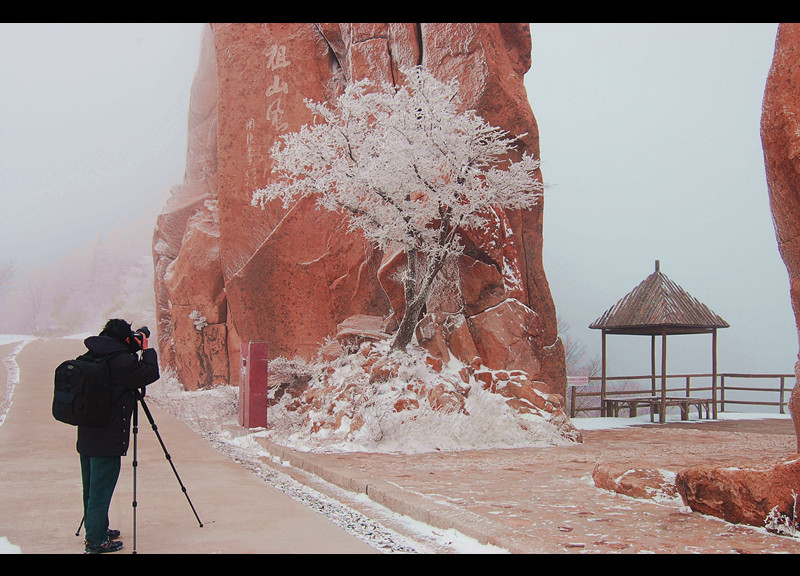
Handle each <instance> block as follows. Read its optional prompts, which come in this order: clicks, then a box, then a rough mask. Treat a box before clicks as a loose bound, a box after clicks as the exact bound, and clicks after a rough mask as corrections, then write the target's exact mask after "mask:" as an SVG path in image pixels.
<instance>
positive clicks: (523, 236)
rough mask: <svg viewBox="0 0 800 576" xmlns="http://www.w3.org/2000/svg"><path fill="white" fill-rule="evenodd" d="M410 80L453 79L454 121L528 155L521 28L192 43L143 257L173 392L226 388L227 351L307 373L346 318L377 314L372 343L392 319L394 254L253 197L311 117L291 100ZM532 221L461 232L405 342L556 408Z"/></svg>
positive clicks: (527, 215)
mask: <svg viewBox="0 0 800 576" xmlns="http://www.w3.org/2000/svg"><path fill="white" fill-rule="evenodd" d="M410 65H422V66H425V67H426V68H427V69H429V70H430V71H431V72H433V73H434V75H436V76H437V77H439V78H442V79H447V80H449V79H451V78H458V80H459V86H460V95H461V97H462V100H463V103H464V106H465V107H467V108H474V109H475V110H476V111H477V113H478V114H480V115H481V116H483V117H484V118H485V119H486V120H487V121H488V122H490V123H491V124H493V125H496V126H500V127H502V128H504V129H506V130H508V131H509V132H510V133H512V134H524V136H523V137H522V139H521V141H522V148H521V149H520V150H519V151H518V152H519V153H521V152H523V151H527V152H529V153H531V154H532V155H533V156H534V157H538V156H539V144H538V129H537V126H536V121H535V118H534V116H533V112H532V110H531V107H530V104H529V103H528V98H527V95H526V93H525V88H524V85H523V76H524V74H525V72H526V71H527V70H528V69H529V67H530V65H531V38H530V31H529V28H528V25H527V24H491V23H482V24H450V23H433V24H387V23H384V24H380V23H378V24H368V23H356V24H336V23H324V24H302V23H301V24H289V23H278V24H258V23H244V24H211V25H209V27H208V28H207V29H206V31H205V34H204V36H203V46H202V49H201V54H200V63H199V66H198V71H197V75H196V78H195V82H194V86H193V90H192V102H191V112H190V118H189V149H188V153H187V168H186V174H185V178H184V183H183V184H182V185H181V186H178V187H176V188H175V189H174V190H173V194H172V196H171V198H170V200H169V202H168V203H167V205H166V206H165V208H164V211H163V213H162V214H161V216H160V217H159V220H158V224H157V227H156V231H155V236H154V249H153V251H154V259H155V268H156V293H157V304H158V310H157V313H158V316H159V328H160V333H159V346H160V349H161V351H162V354H161V358H162V361H163V362H164V363H165V364H167V366H169V367H172V368H173V369H174V370H175V371H176V372H177V373H178V376H179V379H180V380H181V382H183V383H184V385H186V386H187V387H191V388H194V387H206V386H212V385H215V384H218V383H221V382H224V381H226V380H227V381H228V382H230V383H232V384H237V378H238V373H239V371H238V362H239V358H238V354H236V353H235V352H233V353H228V352H227V351H228V350H230V351H238V350H239V342H241V341H254V340H259V341H267V342H269V344H270V346H269V350H270V355H271V356H272V357H287V358H291V357H294V356H301V357H305V358H312V357H314V356H315V355H316V354H318V353H319V352H320V351H321V350H322V349H323V347H324V348H325V349H326V350H327V353H331V351H332V350H334V349H335V346H331V344H332V340H333V339H335V336H336V334H337V330H338V327H339V326H340V325H341V324H343V323H346V322H347V321H348V319H351V318H356V319H357V318H365V317H378V318H380V319H381V322H380V329H381V330H383V331H384V332H386V333H388V332H391V331H392V330H393V329H394V327H395V323H396V320H397V315H398V312H400V311H402V309H403V306H404V302H403V300H402V291H401V290H398V286H399V285H398V283H397V279H396V275H395V274H394V272H396V270H397V268H398V266H401V265H402V261H403V260H402V255H399V254H396V253H386V254H384V253H382V252H380V251H378V250H376V249H375V248H374V247H372V246H371V245H370V244H369V243H367V242H366V241H365V240H364V238H363V237H362V236H361V235H360V234H358V233H351V232H348V231H347V225H346V223H345V222H344V221H343V220H342V218H341V217H339V216H337V215H334V214H331V213H328V212H325V211H321V210H317V209H316V207H315V206H314V204H313V202H312V201H309V200H306V201H299V202H297V203H295V204H294V205H292V206H289V207H288V208H284V206H283V205H282V204H280V203H279V202H276V203H274V204H270V205H267V206H266V208H265V209H263V210H262V209H261V208H260V207H254V206H252V205H251V198H252V193H253V191H254V190H256V189H257V188H258V187H260V186H263V185H265V184H266V183H267V182H268V180H269V177H270V160H269V157H268V152H269V149H270V147H271V146H272V144H273V143H274V142H275V141H276V140H277V139H278V138H279V137H280V136H281V134H284V133H287V132H291V131H295V130H297V129H298V128H299V127H300V126H301V125H303V124H305V123H307V122H308V121H309V120H310V112H309V111H308V109H307V108H306V106H305V104H304V99H306V98H308V99H311V100H317V101H322V100H331V99H333V98H335V97H336V95H337V94H339V93H340V92H341V90H342V88H343V86H345V85H346V84H347V83H348V82H351V81H353V80H355V79H359V78H363V77H370V78H372V79H375V80H381V79H384V80H390V81H392V82H397V81H400V79H401V76H400V74H399V69H400V68H402V67H404V66H410ZM542 211H543V206H542V204H541V203H540V204H539V205H538V206H535V207H534V208H533V209H530V210H525V211H498V212H497V214H496V215H495V216H496V217H495V218H494V225H492V226H487V227H486V228H485V229H483V230H480V231H471V232H469V233H468V234H466V235H465V238H464V244H465V246H466V250H465V253H464V256H462V257H461V259H460V260H459V262H458V263H456V264H455V265H454V266H452V267H451V268H450V269H448V270H447V271H446V274H445V276H444V278H443V280H442V283H441V287H440V289H438V290H436V292H435V294H436V297H435V298H433V299H432V300H431V301H430V302H429V306H428V308H427V310H426V314H427V316H426V319H425V322H424V323H423V324H421V326H420V329H419V330H418V331H417V337H418V340H419V341H420V343H421V344H424V345H425V346H426V347H428V349H429V351H431V353H432V354H433V355H434V356H436V357H438V358H440V359H443V360H447V359H448V358H449V357H450V355H451V354H452V355H453V356H455V357H456V358H459V359H460V360H461V361H463V362H464V363H465V364H467V365H470V364H472V365H475V366H479V365H481V364H483V365H485V366H487V367H489V368H491V369H509V370H522V371H524V372H526V374H527V377H528V379H529V382H531V386H535V388H536V389H537V390H539V391H540V392H541V393H543V394H546V395H547V394H552V395H556V396H558V395H561V396H563V395H564V393H565V387H566V374H565V365H564V350H563V346H562V344H561V341H560V340H559V339H558V335H557V323H556V314H555V307H554V304H553V301H552V297H551V295H550V291H549V286H548V284H547V280H546V276H545V273H544V269H543V266H542ZM373 328H374V327H373ZM373 328H371V329H373ZM427 335H430V338H428V336H427ZM326 344H327V346H326ZM337 345H338V342H337Z"/></svg>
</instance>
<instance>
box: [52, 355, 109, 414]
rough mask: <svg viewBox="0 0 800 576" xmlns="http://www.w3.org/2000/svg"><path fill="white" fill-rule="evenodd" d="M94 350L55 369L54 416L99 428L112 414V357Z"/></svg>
mask: <svg viewBox="0 0 800 576" xmlns="http://www.w3.org/2000/svg"><path fill="white" fill-rule="evenodd" d="M115 355H116V354H108V355H106V356H102V357H99V358H96V357H94V356H92V355H91V354H90V353H88V352H87V353H86V354H83V355H81V356H78V357H77V358H75V359H74V360H66V361H64V362H62V363H61V364H59V365H58V367H57V368H56V372H55V387H54V388H55V389H54V392H53V417H54V418H55V419H56V420H58V421H59V422H64V423H65V424H71V425H72V426H86V427H88V428H98V427H100V426H103V425H104V424H105V423H106V422H107V421H108V418H109V416H110V415H111V382H110V380H109V373H108V360H109V359H110V358H111V357H112V356H115Z"/></svg>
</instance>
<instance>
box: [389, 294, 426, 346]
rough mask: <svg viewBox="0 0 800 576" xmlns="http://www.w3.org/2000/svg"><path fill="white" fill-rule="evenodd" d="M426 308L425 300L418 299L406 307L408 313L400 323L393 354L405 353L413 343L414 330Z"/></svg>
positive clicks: (395, 336) (393, 344)
mask: <svg viewBox="0 0 800 576" xmlns="http://www.w3.org/2000/svg"><path fill="white" fill-rule="evenodd" d="M424 307H425V299H424V298H416V299H415V300H413V301H412V302H411V304H407V305H406V313H405V314H404V315H403V319H402V320H401V321H400V326H399V327H398V328H397V332H396V333H395V335H394V340H392V346H391V350H392V352H397V351H400V352H405V350H406V348H407V347H408V345H409V344H410V343H411V338H412V337H413V336H414V329H415V328H416V327H417V322H419V315H420V313H421V312H422V309H423V308H424Z"/></svg>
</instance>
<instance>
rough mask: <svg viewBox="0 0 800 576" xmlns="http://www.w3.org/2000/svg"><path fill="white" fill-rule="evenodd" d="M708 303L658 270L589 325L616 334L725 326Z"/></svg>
mask: <svg viewBox="0 0 800 576" xmlns="http://www.w3.org/2000/svg"><path fill="white" fill-rule="evenodd" d="M729 326H730V324H728V323H727V322H726V321H725V320H723V319H722V318H721V317H720V316H718V315H717V314H715V313H714V312H713V311H712V310H711V309H710V308H709V307H708V306H706V305H705V304H703V303H702V302H700V301H699V300H697V299H696V298H695V297H694V296H692V295H691V294H689V293H688V292H686V290H684V289H683V288H681V287H680V286H679V285H678V284H676V283H675V282H673V281H672V280H670V279H669V278H668V277H667V276H666V275H665V274H664V273H663V272H661V270H660V266H659V262H658V260H656V269H655V272H653V273H652V274H650V275H649V276H648V277H647V278H645V279H644V280H643V281H642V282H641V284H639V285H638V286H637V287H636V288H634V289H633V290H632V291H631V292H629V293H628V294H627V295H626V296H625V297H623V298H622V299H621V300H620V301H619V302H617V303H616V304H614V306H612V307H611V308H609V309H608V310H606V312H605V313H604V314H603V315H602V316H600V317H599V318H598V319H597V320H595V321H594V322H593V323H592V324H590V325H589V328H594V329H602V330H605V331H607V332H613V333H618V334H663V333H667V334H692V333H701V332H710V331H712V330H714V329H717V328H728V327H729Z"/></svg>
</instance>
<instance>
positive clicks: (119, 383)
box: [77, 335, 159, 456]
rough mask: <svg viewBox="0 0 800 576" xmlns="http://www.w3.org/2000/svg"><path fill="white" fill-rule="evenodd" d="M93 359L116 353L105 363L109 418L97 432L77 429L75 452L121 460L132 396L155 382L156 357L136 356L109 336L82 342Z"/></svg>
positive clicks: (153, 354)
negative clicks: (109, 404)
mask: <svg viewBox="0 0 800 576" xmlns="http://www.w3.org/2000/svg"><path fill="white" fill-rule="evenodd" d="M83 342H84V344H86V348H88V350H89V352H90V353H91V354H92V355H94V356H105V355H108V354H112V353H117V354H116V355H115V356H114V357H112V358H111V359H110V360H109V362H108V371H109V374H110V380H111V400H112V409H111V417H110V418H109V419H108V422H107V423H106V424H105V425H104V426H102V427H100V428H87V427H85V426H78V443H77V449H78V452H79V453H80V454H83V455H84V456H124V455H125V454H126V453H127V452H128V443H129V442H130V436H131V416H132V414H133V408H134V406H135V404H136V398H135V396H134V392H135V391H136V390H137V389H140V388H144V387H145V386H147V385H148V384H152V383H153V382H155V381H156V380H158V378H159V370H158V356H157V354H156V351H155V350H154V349H152V348H148V349H147V350H144V351H143V352H142V357H141V359H139V356H138V354H136V353H132V352H130V350H129V349H128V347H127V346H126V345H125V344H122V343H121V342H118V341H117V340H115V339H114V338H111V337H110V336H105V335H101V336H90V337H89V338H87V339H86V340H84V341H83Z"/></svg>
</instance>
